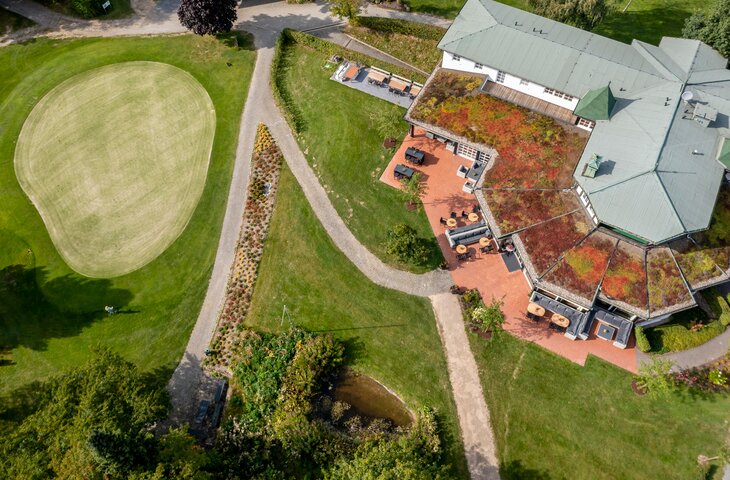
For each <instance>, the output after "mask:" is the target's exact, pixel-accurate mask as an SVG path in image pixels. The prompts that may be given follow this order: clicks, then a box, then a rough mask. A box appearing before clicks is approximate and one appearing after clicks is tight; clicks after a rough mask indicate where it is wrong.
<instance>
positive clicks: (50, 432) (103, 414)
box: [0, 350, 168, 478]
mask: <svg viewBox="0 0 730 480" xmlns="http://www.w3.org/2000/svg"><path fill="white" fill-rule="evenodd" d="M37 396H38V400H37V401H36V402H35V404H34V405H33V406H32V409H31V410H32V413H30V415H28V416H27V417H25V418H24V419H23V420H22V421H20V422H18V424H17V425H16V426H15V428H12V429H11V431H10V432H9V433H8V434H7V435H2V436H0V458H2V459H3V461H2V462H0V478H42V477H59V478H82V477H83V478H101V477H107V478H128V477H129V476H131V475H132V474H133V473H134V472H135V471H144V470H145V469H146V468H147V466H148V465H150V460H152V461H153V462H154V457H155V453H154V452H155V446H156V441H155V439H154V436H153V435H152V434H151V433H149V427H150V426H151V425H152V424H153V423H154V422H155V421H156V420H158V419H160V418H162V417H164V416H165V414H166V412H167V405H168V403H167V394H166V392H165V390H164V387H163V386H162V385H160V384H159V382H156V381H151V379H150V378H149V377H148V376H146V375H145V374H143V373H141V372H139V371H138V370H137V368H136V367H135V366H134V365H132V364H131V363H129V362H127V361H125V360H123V359H122V358H121V357H120V356H118V355H116V354H113V353H111V352H110V351H109V350H101V351H99V352H97V354H96V356H95V358H94V359H92V360H91V361H90V362H89V363H87V364H86V365H84V366H81V367H79V368H76V369H74V370H71V371H70V372H68V373H66V374H64V375H62V376H60V377H57V378H55V379H53V380H51V381H49V382H46V383H45V384H42V385H41V386H39V387H38V389H37Z"/></svg>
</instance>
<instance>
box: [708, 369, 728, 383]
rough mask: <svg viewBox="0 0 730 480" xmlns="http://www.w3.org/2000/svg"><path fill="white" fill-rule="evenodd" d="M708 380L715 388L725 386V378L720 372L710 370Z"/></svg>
mask: <svg viewBox="0 0 730 480" xmlns="http://www.w3.org/2000/svg"><path fill="white" fill-rule="evenodd" d="M708 378H709V380H710V381H711V382H712V383H714V384H715V385H717V386H720V387H724V386H725V385H727V377H726V376H725V374H724V373H723V372H722V371H721V370H711V371H710V373H709V374H708Z"/></svg>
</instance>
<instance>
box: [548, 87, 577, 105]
mask: <svg viewBox="0 0 730 480" xmlns="http://www.w3.org/2000/svg"><path fill="white" fill-rule="evenodd" d="M545 93H547V94H549V95H554V96H556V97H558V98H562V99H563V100H567V101H569V102H571V101H573V97H572V96H570V95H568V94H567V93H563V92H559V91H557V90H553V89H552V88H547V87H545Z"/></svg>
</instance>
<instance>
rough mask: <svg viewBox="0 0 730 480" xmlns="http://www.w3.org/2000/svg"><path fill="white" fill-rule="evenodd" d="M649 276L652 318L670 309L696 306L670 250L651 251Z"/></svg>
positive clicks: (656, 249) (648, 258) (648, 260)
mask: <svg viewBox="0 0 730 480" xmlns="http://www.w3.org/2000/svg"><path fill="white" fill-rule="evenodd" d="M647 276H648V284H649V310H650V311H651V314H652V316H657V315H659V314H661V313H662V312H663V311H665V310H667V309H668V308H670V307H678V306H681V305H685V304H686V305H692V304H694V300H693V299H692V296H691V295H690V293H689V291H688V290H687V287H686V286H685V284H684V281H683V280H682V274H681V273H680V272H679V269H678V268H677V265H676V264H675V263H674V258H673V257H672V253H671V251H670V250H669V248H665V247H662V248H653V249H651V250H649V252H648V253H647Z"/></svg>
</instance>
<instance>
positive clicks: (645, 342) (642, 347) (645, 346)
mask: <svg viewBox="0 0 730 480" xmlns="http://www.w3.org/2000/svg"><path fill="white" fill-rule="evenodd" d="M634 334H635V335H636V348H638V349H639V351H641V352H644V353H647V352H650V351H651V343H649V339H648V338H646V334H645V333H644V327H640V326H638V325H637V326H636V328H634Z"/></svg>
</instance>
